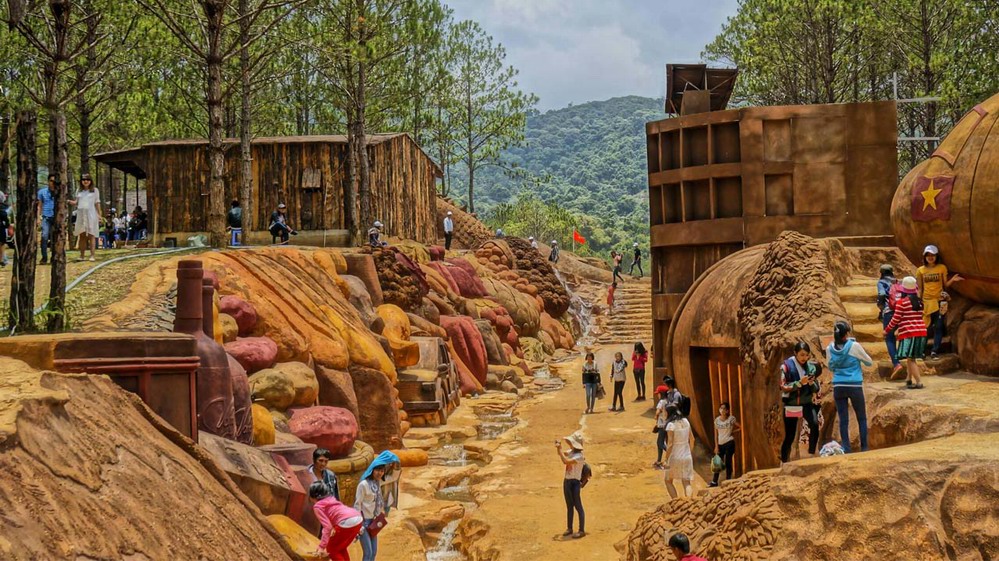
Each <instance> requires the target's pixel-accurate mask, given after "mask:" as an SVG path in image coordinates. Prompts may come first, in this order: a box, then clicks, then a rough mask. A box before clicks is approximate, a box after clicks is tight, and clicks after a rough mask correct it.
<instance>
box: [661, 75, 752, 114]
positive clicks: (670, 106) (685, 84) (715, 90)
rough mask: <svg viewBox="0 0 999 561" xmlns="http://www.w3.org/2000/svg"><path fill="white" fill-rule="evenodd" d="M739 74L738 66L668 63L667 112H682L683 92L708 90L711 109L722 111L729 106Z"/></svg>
mask: <svg viewBox="0 0 999 561" xmlns="http://www.w3.org/2000/svg"><path fill="white" fill-rule="evenodd" d="M738 75H739V70H738V69H736V68H708V66H707V65H706V64H667V65H666V112H667V113H671V114H679V113H680V105H681V104H682V102H683V92H684V91H686V90H707V91H709V92H711V110H712V111H721V110H723V109H725V107H727V106H728V100H729V98H730V97H732V88H734V87H735V78H736V76H738Z"/></svg>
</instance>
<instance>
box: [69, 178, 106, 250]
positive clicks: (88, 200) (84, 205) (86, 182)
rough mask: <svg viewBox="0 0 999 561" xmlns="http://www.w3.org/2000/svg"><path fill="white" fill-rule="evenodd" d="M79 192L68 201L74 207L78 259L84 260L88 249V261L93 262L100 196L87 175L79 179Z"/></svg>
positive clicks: (99, 225) (99, 228) (98, 222)
mask: <svg viewBox="0 0 999 561" xmlns="http://www.w3.org/2000/svg"><path fill="white" fill-rule="evenodd" d="M80 185H81V187H80V190H79V191H78V192H77V193H76V198H75V199H73V200H71V201H69V204H71V205H74V206H75V207H76V232H75V235H76V236H77V237H78V238H79V241H78V243H77V247H79V248H80V259H79V261H83V260H84V259H85V258H86V252H87V249H88V248H89V249H90V260H91V261H95V260H96V259H95V258H94V253H95V250H96V249H97V236H98V235H100V230H101V220H100V216H101V196H100V194H99V193H98V192H97V189H96V188H95V187H94V180H93V179H91V177H90V174H89V173H85V174H83V176H81V177H80Z"/></svg>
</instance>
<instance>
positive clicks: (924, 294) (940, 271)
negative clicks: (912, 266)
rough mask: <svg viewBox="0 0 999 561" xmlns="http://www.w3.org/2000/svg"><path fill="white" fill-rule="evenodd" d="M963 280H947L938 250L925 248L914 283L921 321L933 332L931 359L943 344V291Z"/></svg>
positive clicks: (958, 276)
mask: <svg viewBox="0 0 999 561" xmlns="http://www.w3.org/2000/svg"><path fill="white" fill-rule="evenodd" d="M963 280H964V277H962V276H961V275H954V276H952V277H950V278H947V265H944V263H943V256H941V255H940V250H939V249H937V246H935V245H932V244H930V245H928V246H926V249H924V250H923V266H922V267H920V268H919V269H917V270H916V282H918V283H919V296H920V297H921V298H922V299H923V319H924V321H925V322H926V326H927V328H928V331H932V332H933V347H932V348H931V349H930V358H931V359H935V358H937V355H939V354H940V345H941V344H943V335H944V317H943V313H942V312H941V309H940V302H941V301H942V300H944V299H945V296H944V290H945V289H947V288H950V285H952V284H954V283H955V282H961V281H963ZM920 358H922V357H920Z"/></svg>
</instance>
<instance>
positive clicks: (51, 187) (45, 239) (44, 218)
mask: <svg viewBox="0 0 999 561" xmlns="http://www.w3.org/2000/svg"><path fill="white" fill-rule="evenodd" d="M57 180H58V176H57V175H56V174H54V173H50V174H49V181H48V185H46V186H45V187H42V188H41V189H39V190H38V203H37V204H36V207H37V209H38V214H39V218H40V220H41V224H42V241H41V246H42V265H47V264H48V262H49V243H51V241H52V240H51V236H52V226H53V224H55V186H56V181H57Z"/></svg>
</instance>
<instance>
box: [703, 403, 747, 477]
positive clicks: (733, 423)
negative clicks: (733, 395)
mask: <svg viewBox="0 0 999 561" xmlns="http://www.w3.org/2000/svg"><path fill="white" fill-rule="evenodd" d="M731 409H732V407H731V406H730V405H729V404H728V402H727V401H723V402H721V405H719V406H718V416H717V417H715V454H717V455H718V456H721V459H722V461H723V462H724V463H725V479H726V480H729V479H732V460H733V459H734V458H735V433H737V432H739V431H740V430H742V426H741V425H739V421H738V420H737V419H736V418H735V417H734V416H733V415H732V411H731ZM720 475H721V472H720V471H716V472H715V476H714V478H712V479H711V483H710V485H709V487H717V486H718V476H720Z"/></svg>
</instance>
